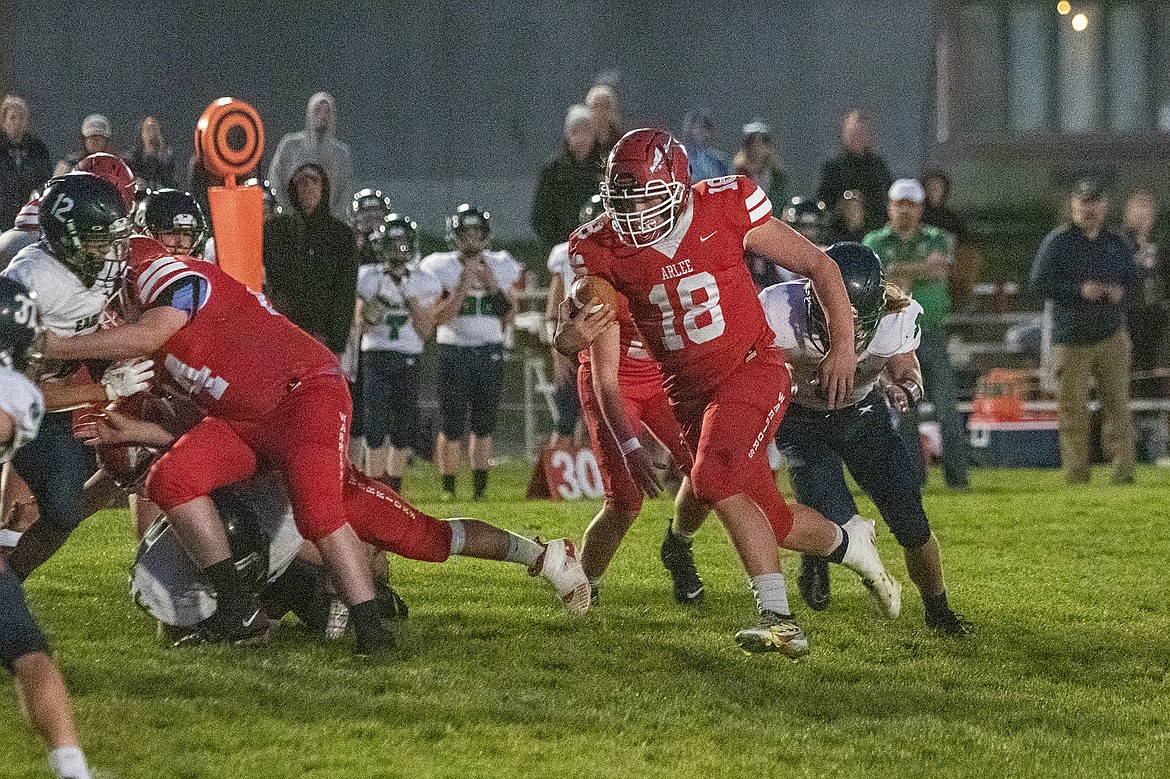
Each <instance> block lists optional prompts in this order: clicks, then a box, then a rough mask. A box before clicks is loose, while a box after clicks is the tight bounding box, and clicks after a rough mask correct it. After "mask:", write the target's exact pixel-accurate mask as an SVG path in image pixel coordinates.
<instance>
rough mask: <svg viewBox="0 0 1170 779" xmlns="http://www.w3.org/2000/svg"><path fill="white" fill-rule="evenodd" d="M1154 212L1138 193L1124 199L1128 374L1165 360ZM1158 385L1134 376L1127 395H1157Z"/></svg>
mask: <svg viewBox="0 0 1170 779" xmlns="http://www.w3.org/2000/svg"><path fill="white" fill-rule="evenodd" d="M1157 217H1158V209H1157V205H1156V204H1155V203H1154V198H1153V196H1152V195H1151V194H1150V193H1149V192H1146V191H1144V190H1139V191H1137V192H1134V193H1133V194H1132V195H1130V196H1129V199H1128V200H1126V201H1125V213H1124V217H1123V219H1122V225H1121V229H1122V235H1123V236H1124V237H1125V240H1126V243H1128V244H1129V248H1130V251H1132V252H1133V264H1134V269H1135V271H1136V273H1137V280H1136V283H1135V284H1134V286H1133V288H1132V289H1131V290H1130V292H1129V294H1128V295H1127V296H1126V298H1125V321H1126V325H1127V326H1128V329H1129V337H1130V340H1131V341H1133V370H1134V371H1135V372H1140V373H1148V372H1150V371H1152V370H1154V369H1155V368H1157V367H1159V364H1160V362H1161V361H1162V360H1163V358H1165V356H1166V354H1165V344H1166V341H1165V337H1166V320H1167V317H1170V300H1168V298H1170V243H1168V242H1167V240H1166V236H1165V235H1164V234H1162V233H1161V231H1159V230H1158V229H1157ZM1163 384H1164V382H1163V381H1162V380H1161V379H1158V378H1155V377H1153V376H1145V377H1141V378H1138V379H1137V380H1136V381H1134V383H1133V394H1134V395H1136V396H1137V397H1141V398H1154V397H1160V396H1161V395H1162V394H1163V393H1162V392H1161V391H1160V389H1161V387H1162V386H1163Z"/></svg>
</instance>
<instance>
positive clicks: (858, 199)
mask: <svg viewBox="0 0 1170 779" xmlns="http://www.w3.org/2000/svg"><path fill="white" fill-rule="evenodd" d="M867 232H869V231H868V230H866V229H865V195H863V194H861V190H860V189H847V190H845V191H844V192H842V193H841V197H839V198H837V202H836V203H835V204H834V206H833V209H832V211H830V213H829V227H828V229H827V230H826V235H825V243H827V244H829V245H832V244H835V243H840V242H842V241H855V242H857V243H861V242H862V241H863V240H865V234H866V233H867Z"/></svg>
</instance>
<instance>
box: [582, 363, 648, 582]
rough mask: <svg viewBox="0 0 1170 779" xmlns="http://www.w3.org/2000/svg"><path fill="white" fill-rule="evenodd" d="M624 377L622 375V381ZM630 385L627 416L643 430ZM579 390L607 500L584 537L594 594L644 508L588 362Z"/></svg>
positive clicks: (584, 564) (634, 426)
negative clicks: (596, 393)
mask: <svg viewBox="0 0 1170 779" xmlns="http://www.w3.org/2000/svg"><path fill="white" fill-rule="evenodd" d="M620 380H621V377H620V376H619V382H620ZM627 389H628V388H626V387H622V400H623V402H624V403H625V407H626V419H627V421H628V422H629V424H630V428H631V429H632V430H640V429H641V427H642V423H641V411H640V409H639V407H638V404H637V403H636V402H634V400H633V398H632V396H631V394H630V393H629V392H627ZM577 391H578V393H579V395H580V397H581V413H582V415H583V416H584V417H585V427H586V428H587V429H588V431H589V441H590V444H591V445H592V448H593V456H594V458H595V459H596V460H597V468H598V470H599V471H600V472H601V484H602V488H603V489H604V492H605V502H604V503H602V505H601V509H600V510H599V511H598V512H597V514H596V515H595V516H594V517H593V519H592V521H590V523H589V527H587V528H586V529H585V533H584V535H583V536H582V538H581V565H582V567H583V568H584V570H585V575H586V576H587V577H588V578H589V584H590V587H591V588H592V589H593V591H594V593H595V594H596V592H598V591H599V589H598V588H599V587H600V584H601V577H602V576H603V575H604V574H605V571H606V569H607V568H609V564H610V561H611V560H613V556H614V554H616V553H617V550H618V547H619V546H620V545H621V543H622V539H623V538H625V535H626V532H627V531H628V530H629V529H630V526H631V525H632V524H633V523H634V520H635V519H637V518H638V513H639V512H640V511H641V510H642V490H640V489H639V488H638V485H636V484H635V483H634V480H633V479H632V478H631V477H630V472H629V470H627V469H626V464H625V461H624V460H623V458H622V453H621V451H620V450H619V449H618V445H617V441H615V440H614V438H613V435H612V434H610V432H609V428H608V427H607V426H606V424H605V420H604V418H603V417H602V415H601V406H600V405H599V404H598V402H597V396H596V395H595V394H594V392H593V374H592V372H591V371H590V367H589V365H588V364H583V365H581V366H580V368H579V369H578V371H577Z"/></svg>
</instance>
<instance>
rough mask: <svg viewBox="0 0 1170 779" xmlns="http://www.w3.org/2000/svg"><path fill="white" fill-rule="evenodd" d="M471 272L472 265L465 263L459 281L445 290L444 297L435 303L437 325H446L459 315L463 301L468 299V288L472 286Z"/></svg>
mask: <svg viewBox="0 0 1170 779" xmlns="http://www.w3.org/2000/svg"><path fill="white" fill-rule="evenodd" d="M471 274H472V271H471V266H470V265H464V266H463V272H462V273H460V274H459V281H458V283H456V284H455V286H454V287H452V288H451V289H449V290H444V291H443V297H442V298H440V299H439V302H438V303H436V304H435V324H436V325H445V324H447V323H448V322H450V321H451V320H453V319H454V318H455V317H457V316H459V309H461V308H463V301H464V300H466V299H467V290H468V288H469V287H470V286H471Z"/></svg>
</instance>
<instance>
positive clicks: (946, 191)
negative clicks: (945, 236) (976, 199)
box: [920, 168, 967, 243]
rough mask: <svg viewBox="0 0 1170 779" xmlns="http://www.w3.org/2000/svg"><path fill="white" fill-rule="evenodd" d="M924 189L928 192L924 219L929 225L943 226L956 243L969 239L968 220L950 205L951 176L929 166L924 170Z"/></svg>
mask: <svg viewBox="0 0 1170 779" xmlns="http://www.w3.org/2000/svg"><path fill="white" fill-rule="evenodd" d="M920 181H921V182H922V191H923V192H925V193H926V203H925V208H923V210H922V221H923V222H924V223H925V224H928V225H934V226H935V227H941V228H942V229H944V230H946V231H947V232H948V233H950V234H951V235H952V236H954V239H955V243H962V242H963V241H965V240H967V222H966V221H965V220H964V219H963V217H961V216H959V215H958V214H957V213H955V212H954V210H953V209H952V208H951V207H950V204H949V202H948V201H949V200H950V198H951V177H950V175H949V174H948V173H947V172H946V171H944V170H941V169H939V168H927V169H926V170H924V171H922V178H921V179H920Z"/></svg>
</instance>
